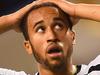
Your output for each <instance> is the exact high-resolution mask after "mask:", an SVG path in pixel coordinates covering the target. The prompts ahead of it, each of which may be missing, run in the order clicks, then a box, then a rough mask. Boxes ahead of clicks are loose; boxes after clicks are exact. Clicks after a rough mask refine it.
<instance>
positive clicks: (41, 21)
mask: <svg viewBox="0 0 100 75" xmlns="http://www.w3.org/2000/svg"><path fill="white" fill-rule="evenodd" d="M39 23H43V20H40V21H38V22H36V23H35V25H34V26H33V28H35V27H36V26H37V25H38V24H39Z"/></svg>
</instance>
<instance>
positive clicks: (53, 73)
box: [38, 63, 73, 75]
mask: <svg viewBox="0 0 100 75" xmlns="http://www.w3.org/2000/svg"><path fill="white" fill-rule="evenodd" d="M38 70H39V75H73V65H72V63H70V64H68V65H66V67H65V66H62V67H61V69H60V68H58V70H50V69H47V68H45V67H43V66H41V64H38Z"/></svg>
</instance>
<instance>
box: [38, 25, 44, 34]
mask: <svg viewBox="0 0 100 75" xmlns="http://www.w3.org/2000/svg"><path fill="white" fill-rule="evenodd" d="M44 31H45V28H44V27H43V26H39V27H37V29H36V32H38V33H43V32H44Z"/></svg>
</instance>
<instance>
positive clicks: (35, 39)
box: [30, 35, 45, 56]
mask: <svg viewBox="0 0 100 75" xmlns="http://www.w3.org/2000/svg"><path fill="white" fill-rule="evenodd" d="M30 41H31V43H32V47H33V49H34V50H35V52H37V53H38V54H40V55H41V56H44V55H45V47H44V46H45V45H44V44H45V40H44V39H43V37H40V36H38V35H33V36H32V38H31V40H30Z"/></svg>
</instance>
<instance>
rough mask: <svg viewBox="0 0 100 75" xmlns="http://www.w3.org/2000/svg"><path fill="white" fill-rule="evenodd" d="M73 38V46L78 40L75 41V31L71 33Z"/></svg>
mask: <svg viewBox="0 0 100 75" xmlns="http://www.w3.org/2000/svg"><path fill="white" fill-rule="evenodd" d="M71 37H72V41H73V43H72V44H73V45H74V44H76V40H75V31H71Z"/></svg>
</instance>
